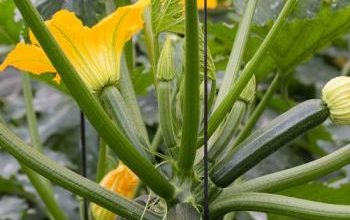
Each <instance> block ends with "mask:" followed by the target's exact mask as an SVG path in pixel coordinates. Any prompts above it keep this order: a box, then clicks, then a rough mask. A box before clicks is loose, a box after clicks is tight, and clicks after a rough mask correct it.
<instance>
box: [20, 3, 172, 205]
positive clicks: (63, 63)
mask: <svg viewBox="0 0 350 220" xmlns="http://www.w3.org/2000/svg"><path fill="white" fill-rule="evenodd" d="M14 2H15V4H16V5H17V7H18V9H19V10H20V12H21V14H22V16H23V18H24V19H25V20H26V22H27V24H28V26H29V27H30V29H31V30H32V32H33V34H34V35H35V37H36V38H37V39H38V41H39V42H40V45H41V46H42V48H43V49H44V51H45V52H46V54H47V55H48V57H49V59H50V61H51V62H52V64H53V65H54V67H55V69H56V70H57V71H58V72H59V73H60V75H61V77H62V79H63V81H64V83H65V85H66V86H67V88H68V89H69V91H70V93H71V95H72V96H73V98H74V99H75V101H76V102H77V103H78V105H79V107H80V109H81V110H82V112H83V113H84V115H85V116H86V117H87V118H88V119H89V121H90V122H91V124H92V125H93V126H94V127H95V129H96V130H97V131H98V133H99V134H100V135H101V137H102V138H103V140H104V141H105V142H106V143H107V144H108V146H109V147H110V148H111V149H112V150H114V151H115V152H116V153H117V155H118V156H119V158H120V159H121V160H122V161H123V162H124V163H125V164H126V165H127V166H128V167H129V168H130V169H131V170H132V171H134V173H135V174H136V175H137V176H138V177H139V178H140V179H141V180H142V181H143V182H144V183H145V184H147V185H148V186H149V187H150V188H151V189H152V190H153V191H154V192H155V193H157V194H158V195H160V196H162V197H163V198H165V199H168V200H171V199H173V197H174V187H173V186H172V185H171V184H170V183H169V182H168V180H167V179H166V178H165V177H164V176H162V174H160V173H159V171H158V170H156V168H155V167H154V166H153V165H152V163H150V162H148V161H147V160H146V159H145V158H144V157H143V156H142V155H141V154H140V153H139V152H138V151H137V150H136V149H135V148H134V146H132V144H131V143H130V142H129V141H128V139H127V138H126V137H125V136H124V135H123V134H122V132H121V131H120V130H119V129H118V128H117V127H116V126H115V125H114V124H113V122H112V120H111V119H110V118H109V116H108V115H107V113H106V112H105V111H104V110H103V109H102V107H101V106H100V104H99V102H98V100H97V98H96V97H95V96H94V95H93V94H92V93H91V92H90V91H89V89H88V88H87V87H86V85H85V84H84V82H83V81H82V80H81V79H80V77H79V75H78V73H77V72H76V71H75V69H74V68H73V66H72V65H71V63H70V62H69V61H68V59H67V58H66V56H65V55H64V53H63V52H62V50H61V49H60V47H59V46H58V44H57V43H56V42H55V40H54V38H53V36H52V35H51V34H50V32H49V30H48V29H47V27H46V25H45V23H44V22H43V20H42V18H41V17H40V15H39V13H38V11H37V10H36V9H35V8H34V6H33V5H32V3H31V2H30V1H29V0H22V1H19V0H15V1H14ZM135 161H137V163H135Z"/></svg>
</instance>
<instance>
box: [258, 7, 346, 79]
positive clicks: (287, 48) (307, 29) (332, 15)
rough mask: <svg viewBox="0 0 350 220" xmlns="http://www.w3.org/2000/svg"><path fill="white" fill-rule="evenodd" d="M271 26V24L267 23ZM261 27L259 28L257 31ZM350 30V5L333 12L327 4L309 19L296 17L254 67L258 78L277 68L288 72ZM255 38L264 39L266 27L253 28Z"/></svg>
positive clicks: (284, 72)
mask: <svg viewBox="0 0 350 220" xmlns="http://www.w3.org/2000/svg"><path fill="white" fill-rule="evenodd" d="M268 26H270V25H268ZM258 29H260V30H258ZM349 30H350V6H349V5H348V6H347V7H344V8H341V9H338V10H336V11H334V10H333V9H332V8H331V7H330V6H327V7H326V6H325V7H322V8H321V9H320V11H319V12H318V14H317V15H316V16H315V17H314V18H312V19H295V20H293V21H291V22H289V23H287V24H286V25H285V26H284V27H283V29H282V30H281V32H280V33H279V35H278V36H277V37H276V39H275V43H274V44H273V46H272V48H270V50H269V54H268V55H267V56H266V58H265V60H267V62H263V63H261V65H260V66H259V67H258V69H257V76H258V77H259V78H260V79H261V78H264V77H266V76H267V74H269V73H270V72H271V71H272V70H273V69H275V68H277V69H278V70H279V71H280V72H281V73H282V74H288V73H290V72H291V71H293V69H294V68H295V67H296V66H297V65H298V64H300V63H302V62H304V61H306V60H307V59H309V58H310V57H312V56H313V55H314V54H315V53H316V52H317V51H319V50H320V49H322V48H324V47H325V46H327V45H328V44H329V43H331V42H332V41H333V40H335V39H336V38H337V37H339V36H341V35H343V34H345V33H346V32H347V31H349ZM254 31H255V34H256V35H257V36H256V37H255V39H257V38H259V37H260V38H261V39H263V38H264V37H265V35H266V33H267V30H266V29H261V28H255V30H254Z"/></svg>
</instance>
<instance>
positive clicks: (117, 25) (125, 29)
mask: <svg viewBox="0 0 350 220" xmlns="http://www.w3.org/2000/svg"><path fill="white" fill-rule="evenodd" d="M147 4H149V0H141V1H138V2H137V3H135V4H133V5H129V6H124V7H120V8H118V9H117V10H116V11H115V12H114V13H113V14H111V15H109V16H108V17H106V18H104V19H103V20H102V21H101V22H99V23H98V24H97V25H95V26H94V27H92V29H91V31H92V34H91V36H92V38H91V41H92V42H94V43H91V44H89V45H92V47H89V50H90V51H92V53H94V54H96V55H95V57H96V58H97V59H98V62H99V63H100V64H101V65H102V66H103V67H104V71H105V73H106V74H112V73H114V74H117V75H111V76H110V78H111V79H115V80H118V79H119V72H120V56H121V53H122V50H123V47H124V44H125V43H126V42H127V41H129V40H130V39H131V37H132V36H133V35H134V34H135V33H137V32H138V31H140V30H141V29H142V27H143V17H142V16H143V9H144V7H145V6H146V5H147Z"/></svg>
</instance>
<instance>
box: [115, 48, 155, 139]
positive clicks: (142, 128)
mask: <svg viewBox="0 0 350 220" xmlns="http://www.w3.org/2000/svg"><path fill="white" fill-rule="evenodd" d="M125 54H127V53H125ZM127 60H128V59H127V57H125V59H124V58H122V61H121V71H120V82H119V87H120V93H121V94H122V96H123V98H124V100H125V103H126V104H127V106H128V107H129V113H130V115H131V117H132V118H133V121H132V122H133V124H134V125H135V130H136V131H137V132H136V135H137V136H138V137H139V139H140V141H141V143H142V144H143V145H145V146H149V144H150V143H149V138H148V133H147V129H146V125H145V123H144V121H143V118H142V115H141V110H140V108H139V105H138V103H137V98H136V94H135V90H134V87H133V84H132V82H131V78H130V76H131V73H132V72H130V70H129V68H130V67H129V68H128V64H127Z"/></svg>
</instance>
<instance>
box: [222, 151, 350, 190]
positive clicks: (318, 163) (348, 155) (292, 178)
mask: <svg viewBox="0 0 350 220" xmlns="http://www.w3.org/2000/svg"><path fill="white" fill-rule="evenodd" d="M349 163H350V145H346V146H345V147H343V148H341V149H339V150H337V151H335V152H333V153H331V154H328V155H327V156H324V157H322V158H320V159H317V160H314V161H312V162H309V163H306V164H303V165H300V166H297V167H293V168H290V169H287V170H282V171H279V172H276V173H272V174H268V175H265V176H262V177H258V178H255V179H252V180H249V181H247V182H244V183H242V184H236V185H233V186H232V187H228V188H225V189H224V190H223V192H222V194H223V195H227V194H233V193H237V192H248V191H253V192H271V193H272V192H278V191H281V190H283V189H287V188H290V187H293V186H297V185H300V184H303V183H306V182H309V181H311V180H313V179H316V178H318V177H322V176H324V175H326V174H328V173H331V172H333V171H335V170H337V169H340V168H341V167H343V166H345V165H347V164H349Z"/></svg>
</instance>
